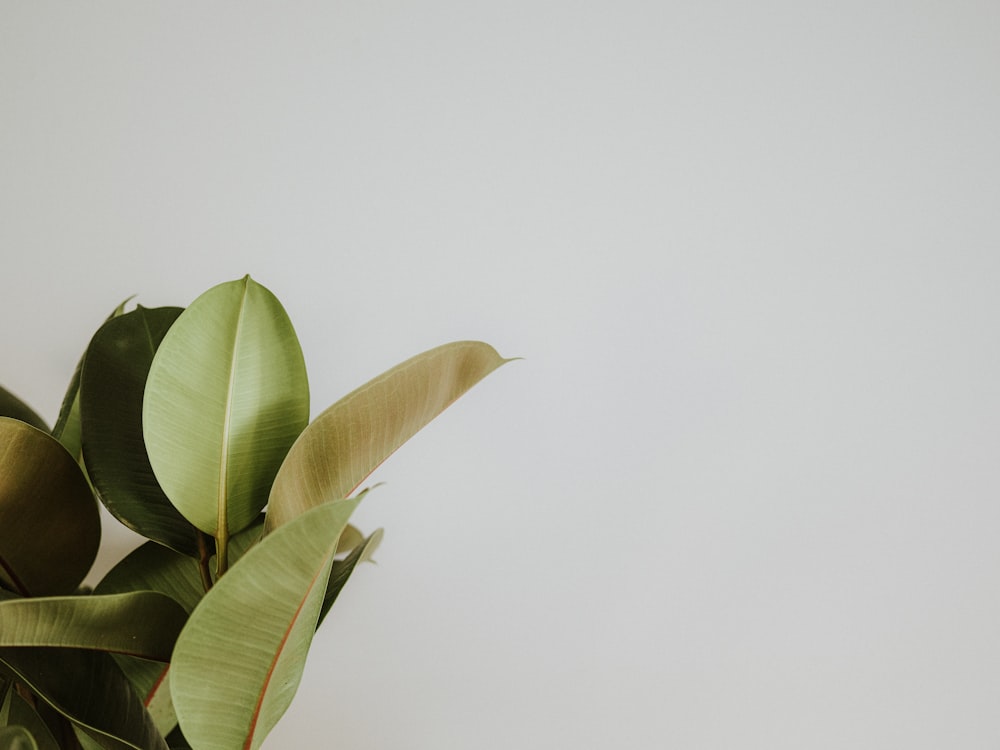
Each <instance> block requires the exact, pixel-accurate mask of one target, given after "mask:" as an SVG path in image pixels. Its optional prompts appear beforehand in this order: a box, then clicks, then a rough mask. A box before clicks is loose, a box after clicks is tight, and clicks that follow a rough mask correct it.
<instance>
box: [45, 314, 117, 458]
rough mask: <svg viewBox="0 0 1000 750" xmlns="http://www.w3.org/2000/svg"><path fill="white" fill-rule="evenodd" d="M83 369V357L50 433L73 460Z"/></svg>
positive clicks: (76, 449)
mask: <svg viewBox="0 0 1000 750" xmlns="http://www.w3.org/2000/svg"><path fill="white" fill-rule="evenodd" d="M130 299H132V298H131V297H129V298H128V299H126V300H124V301H123V302H122V303H121V304H120V305H118V307H116V308H115V309H114V310H113V311H112V312H111V315H109V316H108V317H107V318H105V321H108V320H111V319H112V318H115V317H118V316H119V315H121V314H122V313H123V312H124V311H125V305H126V304H128V301H129V300H130ZM82 371H83V357H80V361H79V362H77V364H76V369H75V370H74V371H73V377H72V378H70V381H69V387H68V388H67V389H66V395H65V396H63V402H62V406H60V407H59V416H58V417H57V418H56V425H55V427H53V428H52V435H53V436H54V437H55V438H56V439H57V440H58V441H59V442H60V443H62V444H63V445H64V446H65V447H66V450H67V451H69V454H70V455H71V456H72V457H73V460H74V461H80V460H81V457H82V452H81V447H82V442H81V437H80V436H81V422H80V374H81V372H82Z"/></svg>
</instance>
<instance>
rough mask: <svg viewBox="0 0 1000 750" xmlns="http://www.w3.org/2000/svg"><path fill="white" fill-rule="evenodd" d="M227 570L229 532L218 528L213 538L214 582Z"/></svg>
mask: <svg viewBox="0 0 1000 750" xmlns="http://www.w3.org/2000/svg"><path fill="white" fill-rule="evenodd" d="M228 569H229V532H228V531H227V530H226V529H225V528H220V529H219V531H218V534H217V536H216V537H215V580H219V579H220V578H222V574H223V573H225V572H226V571H227V570H228Z"/></svg>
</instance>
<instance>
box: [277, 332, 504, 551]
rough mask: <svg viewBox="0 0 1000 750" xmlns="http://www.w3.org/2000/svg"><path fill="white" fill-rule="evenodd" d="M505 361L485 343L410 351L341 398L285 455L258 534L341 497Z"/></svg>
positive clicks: (462, 343) (469, 343) (471, 342)
mask: <svg viewBox="0 0 1000 750" xmlns="http://www.w3.org/2000/svg"><path fill="white" fill-rule="evenodd" d="M508 361H509V360H506V359H504V358H503V357H501V356H500V355H499V354H497V352H496V350H495V349H493V347H491V346H490V345H489V344H484V343H483V342H481V341H458V342H454V343H451V344H445V345H444V346H439V347H437V348H436V349H431V350H430V351H427V352H424V353H423V354H418V355H417V356H416V357H413V358H412V359H409V360H407V361H405V362H403V363H402V364H399V365H397V366H396V367H393V368H392V369H391V370H389V371H387V372H385V373H384V374H382V375H380V376H379V377H377V378H375V379H374V380H371V381H369V382H368V383H366V384H365V385H363V386H361V387H360V388H358V389H357V390H355V391H353V392H352V393H350V394H348V395H347V396H345V397H344V398H342V399H341V400H340V401H338V402H337V403H335V404H334V405H333V406H331V407H330V408H329V409H327V410H326V411H324V412H323V413H322V414H320V415H319V416H318V417H317V418H316V419H315V420H313V422H312V423H311V424H310V425H309V426H308V427H307V428H306V429H305V430H304V431H303V432H302V434H301V435H300V436H299V438H298V440H296V441H295V444H294V445H293V446H292V449H291V450H290V451H289V452H288V456H287V457H286V458H285V461H284V463H283V464H282V465H281V469H280V470H279V471H278V475H277V477H275V480H274V486H273V487H272V488H271V497H270V501H269V504H268V509H267V520H266V522H265V532H266V533H270V532H271V531H273V530H274V529H276V528H277V527H279V526H281V525H282V524H284V523H287V522H288V521H290V520H291V519H293V518H295V517H296V516H298V515H299V514H300V513H303V512H304V511H306V510H308V509H309V508H313V507H315V506H317V505H319V504H321V503H323V502H325V501H327V500H334V499H337V498H342V497H347V496H348V495H349V494H350V493H351V492H353V491H354V490H355V489H356V488H357V487H358V485H359V484H361V482H363V481H364V480H365V478H366V477H367V476H368V475H369V474H371V472H372V471H374V470H375V468H376V467H378V466H379V464H381V463H382V462H383V461H385V459H386V458H388V457H389V456H390V455H391V454H392V453H393V452H394V451H395V450H396V449H397V448H399V446H401V445H402V444H403V443H405V442H406V441H407V440H409V439H410V438H411V437H413V435H415V434H416V433H417V432H418V431H419V430H420V429H422V428H423V427H424V426H425V425H426V424H427V423H428V422H430V421H431V420H432V419H434V417H436V416H437V415H438V414H440V413H441V412H442V411H443V410H444V409H446V408H447V407H448V406H449V405H450V404H452V403H453V402H454V401H455V400H456V399H457V398H458V397H459V396H461V395H462V394H463V393H465V392H466V391H467V390H469V389H470V388H472V386H474V385H475V384H476V383H478V382H479V381H480V380H482V379H483V378H484V377H486V376H487V375H488V374H490V373H491V372H493V371H494V370H495V369H496V368H498V367H499V366H500V365H502V364H504V363H505V362H508Z"/></svg>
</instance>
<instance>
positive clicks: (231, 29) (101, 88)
mask: <svg viewBox="0 0 1000 750" xmlns="http://www.w3.org/2000/svg"><path fill="white" fill-rule="evenodd" d="M997 133H1000V6H998V5H997V4H996V3H991V2H973V1H972V0H947V2H945V1H944V0H942V1H941V2H921V3H916V2H914V3H901V2H888V1H887V0H874V1H872V0H869V1H867V2H853V1H851V0H847V1H844V0H842V1H841V2H831V3H798V2H763V3H743V2H688V3H676V2H652V1H650V2H642V0H619V1H618V2H575V3H570V2H556V0H533V1H532V2H504V3H499V2H490V3H481V2H456V1H454V0H453V1H451V2H445V1H444V0H438V1H436V2H433V1H428V2H420V3H400V2H389V1H387V0H382V1H378V0H374V1H371V2H360V1H358V0H350V1H341V2H325V3H319V2H291V3H211V4H208V3H194V2H176V1H175V2H170V3H136V2H89V3H49V2H44V3H43V2H31V3H17V2H10V1H7V2H3V3H2V4H0V254H2V255H0V258H2V265H0V312H2V347H3V356H2V358H0V382H3V383H4V384H5V385H6V386H7V387H8V388H10V389H12V390H14V391H15V392H17V393H19V394H20V395H22V396H23V397H24V398H26V399H27V400H28V401H29V402H30V403H32V404H33V405H34V406H35V407H36V408H37V409H38V410H39V411H41V412H42V413H43V414H44V415H45V416H47V417H48V418H50V419H52V418H54V416H55V414H56V411H57V409H58V406H59V401H60V398H61V396H62V391H63V388H64V387H65V383H66V381H67V380H68V378H69V376H70V373H71V372H72V369H73V366H74V364H75V361H76V358H77V357H78V356H79V354H80V352H81V351H82V348H83V346H84V345H85V343H86V341H87V340H88V338H89V336H90V335H91V333H92V332H93V330H94V329H95V328H96V326H97V324H98V323H99V322H100V320H101V319H102V318H103V316H104V315H105V314H106V312H107V311H108V310H109V309H110V308H112V307H114V305H115V304H117V303H118V302H119V301H120V300H121V299H123V298H124V297H126V296H128V295H130V294H133V293H135V294H138V300H139V301H140V302H141V303H142V304H144V305H147V306H156V305H162V304H181V305H183V304H187V303H188V302H190V301H191V300H192V299H193V298H194V297H195V296H197V295H198V294H199V293H200V292H201V291H204V290H205V289H207V288H208V287H209V286H212V285H214V284H215V283H218V282H220V281H224V280H228V279H232V278H237V277H239V276H242V275H243V274H244V273H250V274H252V275H253V276H254V277H255V278H256V279H257V280H258V281H260V282H261V283H263V284H265V285H266V286H268V287H269V288H271V289H272V290H273V291H274V292H275V293H276V294H277V295H278V297H279V298H280V299H281V300H282V301H283V302H284V303H285V305H286V307H287V308H288V310H289V313H290V314H291V316H292V319H293V321H295V323H296V325H297V328H298V331H299V334H300V338H301V340H302V345H303V348H304V350H305V354H306V358H307V363H308V365H309V368H310V376H311V381H312V386H313V394H314V403H315V406H316V411H318V410H319V409H321V408H323V407H324V406H326V405H327V404H329V403H331V402H332V401H334V400H335V399H336V398H337V397H339V396H340V395H342V394H343V393H345V392H347V391H348V390H350V389H352V388H353V387H355V386H356V385H359V384H360V383H361V382H363V381H364V380H366V379H367V378H369V377H371V376H373V375H375V374H377V373H378V372H380V371H381V370H383V369H385V368H387V367H389V366H390V365H392V364H395V362H397V361H399V360H402V359H404V358H406V357H408V356H410V355H411V354H414V353H416V352H418V351H421V350H423V349H426V348H429V347H431V346H434V345H436V344H438V343H442V342H444V341H448V340H452V339H460V338H481V339H485V340H487V341H490V342H491V343H493V344H494V345H495V346H496V347H497V348H498V349H499V350H500V351H501V352H502V353H504V354H506V355H522V356H524V357H526V360H525V361H522V362H517V363H516V364H512V365H510V366H508V367H505V368H503V369H502V370H500V371H499V372H497V373H496V374H494V375H492V376H490V378H489V379H488V380H487V381H486V382H484V383H483V384H482V385H481V386H479V387H477V389H476V390H474V391H473V392H472V393H470V394H469V395H468V396H466V397H464V398H463V399H462V401H461V402H459V404H457V405H456V406H455V407H454V408H453V409H451V410H449V411H448V412H447V413H446V414H445V415H443V416H442V418H441V419H440V420H439V421H438V422H435V423H434V424H433V425H432V426H431V427H430V428H428V429H427V431H426V432H425V433H424V434H421V435H420V436H418V437H417V438H416V439H415V440H414V441H413V442H412V443H411V444H410V445H408V446H406V447H405V448H404V449H403V450H402V451H400V452H399V453H398V454H397V455H396V456H395V457H393V458H392V460H391V461H389V462H388V463H387V464H386V465H385V466H383V467H382V468H381V469H380V470H379V472H378V475H377V478H378V479H380V480H383V481H385V482H387V484H386V485H385V486H384V487H382V488H380V489H379V490H378V491H377V492H376V493H374V494H373V495H372V497H371V498H370V499H369V500H368V501H366V507H364V508H363V509H362V510H361V511H360V516H359V519H360V522H361V523H362V525H363V526H365V527H366V528H368V529H372V528H375V527H376V526H384V527H386V540H385V543H384V545H383V548H382V549H381V551H380V554H379V556H378V558H379V565H378V566H377V567H376V566H366V567H365V568H364V569H362V570H361V571H359V574H358V575H357V577H356V579H355V580H353V581H352V583H351V585H350V587H349V589H348V590H347V591H346V592H345V594H344V597H343V598H342V600H341V601H340V602H339V603H338V607H337V608H336V609H335V610H334V614H333V615H332V616H331V618H330V620H329V621H328V622H327V623H326V624H325V625H324V628H323V630H322V631H321V632H320V634H319V636H318V639H317V641H316V644H315V651H314V653H313V654H312V657H311V662H310V665H309V667H308V669H307V672H306V677H305V680H304V682H303V685H302V687H301V689H300V692H299V695H298V696H297V699H296V703H295V704H294V706H293V708H292V710H291V711H290V712H289V714H288V715H286V717H285V719H284V720H283V721H282V723H281V724H280V725H279V727H278V728H277V729H276V730H275V732H274V734H273V735H272V740H269V742H268V743H267V746H268V747H272V748H289V747H344V748H357V749H362V748H363V749H368V748H371V749H372V750H396V749H398V750H472V749H473V748H474V749H475V750H500V749H501V748H513V747H517V748H569V747H573V748H595V749H596V748H608V747H614V748H617V747H634V748H660V747H663V748H684V749H685V750H694V749H702V748H704V749H706V750H716V749H717V748H761V749H765V748H766V749H768V750H775V749H776V748H789V749H793V748H794V749H796V750H797V749H799V748H811V749H817V748H838V749H840V748H848V747H850V748H904V747H905V748H909V749H910V750H918V749H920V748H927V749H928V750H931V749H934V750H938V749H939V748H942V747H955V748H959V747H960V748H993V747H996V746H997V743H998V741H1000V715H998V713H997V710H996V706H997V703H998V701H1000V594H998V591H1000V544H998V543H997V539H998V532H1000V499H998V498H1000V471H998V455H1000V385H998V384H1000V354H998V351H1000V350H998V341H1000V339H998V336H1000V304H998V301H997V300H998V283H1000V215H998V212H997V207H998V199H1000V146H998V138H997ZM108 542H109V545H110V546H109V549H108V555H107V556H105V557H104V558H102V564H103V565H107V564H110V562H111V561H113V559H116V558H117V557H118V556H120V555H121V554H122V553H123V552H124V550H125V549H127V548H128V545H130V544H132V543H133V540H132V539H130V538H129V537H128V536H127V535H124V534H122V533H116V532H113V531H108ZM322 733H331V734H332V736H334V737H335V738H336V739H337V742H336V743H334V742H332V741H331V742H329V743H327V742H325V741H321V740H320V739H319V738H320V737H321V736H322Z"/></svg>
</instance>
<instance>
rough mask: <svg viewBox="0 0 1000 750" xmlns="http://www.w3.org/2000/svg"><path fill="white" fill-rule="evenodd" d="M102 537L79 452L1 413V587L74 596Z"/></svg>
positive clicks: (33, 593)
mask: <svg viewBox="0 0 1000 750" xmlns="http://www.w3.org/2000/svg"><path fill="white" fill-rule="evenodd" d="M100 541H101V521H100V515H99V513H98V510H97V503H96V502H95V501H94V496H93V494H92V493H91V491H90V485H89V484H88V483H87V479H86V478H85V477H84V475H83V472H82V470H81V469H80V466H79V465H78V464H77V463H76V461H74V460H73V458H72V456H70V454H69V453H67V452H66V449H65V448H63V446H62V445H60V444H59V442H58V441H57V440H56V439H55V438H53V437H52V436H51V435H49V434H48V433H45V432H42V431H41V430H39V429H36V428H34V427H31V426H30V425H28V424H25V423H24V422H20V421H18V420H16V419H10V418H8V417H0V586H3V587H4V588H7V589H9V590H11V591H16V592H18V593H20V594H23V595H26V596H27V595H29V594H30V595H32V596H47V595H58V594H68V593H71V592H72V591H73V590H74V589H75V588H76V587H77V586H78V585H79V583H80V582H81V581H82V580H83V578H84V576H86V574H87V571H88V570H90V566H91V565H92V564H93V562H94V558H95V557H96V555H97V548H98V545H99V544H100Z"/></svg>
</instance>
